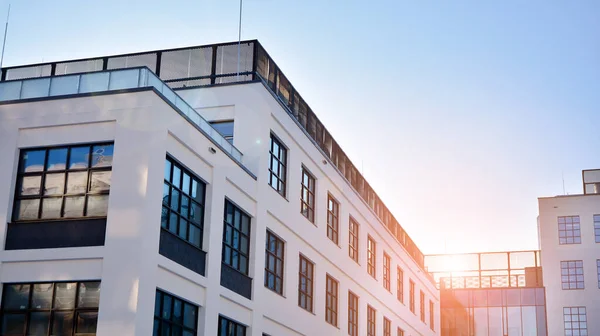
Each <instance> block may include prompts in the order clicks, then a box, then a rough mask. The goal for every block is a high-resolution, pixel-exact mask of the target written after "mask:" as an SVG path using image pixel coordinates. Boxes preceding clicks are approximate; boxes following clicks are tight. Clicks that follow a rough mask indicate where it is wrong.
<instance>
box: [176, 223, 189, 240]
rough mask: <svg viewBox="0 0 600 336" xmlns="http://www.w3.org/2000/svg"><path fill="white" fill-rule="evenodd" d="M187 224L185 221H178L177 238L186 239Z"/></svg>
mask: <svg viewBox="0 0 600 336" xmlns="http://www.w3.org/2000/svg"><path fill="white" fill-rule="evenodd" d="M188 226H189V224H188V222H187V221H186V220H183V219H180V220H179V233H178V234H179V237H181V238H182V239H187V231H188Z"/></svg>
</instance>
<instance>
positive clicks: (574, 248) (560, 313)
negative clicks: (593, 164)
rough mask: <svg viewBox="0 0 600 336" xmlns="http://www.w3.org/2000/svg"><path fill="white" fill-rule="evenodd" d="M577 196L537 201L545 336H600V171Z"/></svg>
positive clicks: (587, 177) (591, 173)
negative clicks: (547, 335)
mask: <svg viewBox="0 0 600 336" xmlns="http://www.w3.org/2000/svg"><path fill="white" fill-rule="evenodd" d="M583 190H584V193H583V194H580V195H564V196H555V197H540V198H539V218H538V222H539V224H538V225H539V238H540V247H541V254H542V269H543V280H544V286H545V287H546V293H547V294H546V311H547V316H548V330H549V335H566V336H571V335H600V321H599V320H598V318H597V317H598V316H600V170H584V171H583Z"/></svg>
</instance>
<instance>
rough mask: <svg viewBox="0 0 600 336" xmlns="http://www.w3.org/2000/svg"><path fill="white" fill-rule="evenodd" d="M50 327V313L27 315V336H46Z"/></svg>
mask: <svg viewBox="0 0 600 336" xmlns="http://www.w3.org/2000/svg"><path fill="white" fill-rule="evenodd" d="M49 327H50V312H36V313H31V315H29V330H28V332H27V335H28V336H46V335H48V328H49Z"/></svg>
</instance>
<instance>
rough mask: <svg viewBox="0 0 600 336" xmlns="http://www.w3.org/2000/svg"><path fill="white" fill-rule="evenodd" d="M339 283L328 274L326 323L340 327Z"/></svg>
mask: <svg viewBox="0 0 600 336" xmlns="http://www.w3.org/2000/svg"><path fill="white" fill-rule="evenodd" d="M338 295H339V281H337V280H336V279H335V278H334V277H332V276H331V275H330V274H329V273H327V275H326V277H325V321H326V322H327V323H329V324H331V325H332V326H334V327H337V326H338V305H339V299H338Z"/></svg>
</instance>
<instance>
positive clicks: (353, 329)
mask: <svg viewBox="0 0 600 336" xmlns="http://www.w3.org/2000/svg"><path fill="white" fill-rule="evenodd" d="M358 303H359V302H358V295H356V294H354V293H353V292H352V291H350V290H349V291H348V335H350V336H358ZM351 317H352V318H351Z"/></svg>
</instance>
